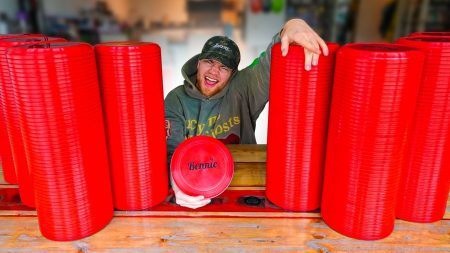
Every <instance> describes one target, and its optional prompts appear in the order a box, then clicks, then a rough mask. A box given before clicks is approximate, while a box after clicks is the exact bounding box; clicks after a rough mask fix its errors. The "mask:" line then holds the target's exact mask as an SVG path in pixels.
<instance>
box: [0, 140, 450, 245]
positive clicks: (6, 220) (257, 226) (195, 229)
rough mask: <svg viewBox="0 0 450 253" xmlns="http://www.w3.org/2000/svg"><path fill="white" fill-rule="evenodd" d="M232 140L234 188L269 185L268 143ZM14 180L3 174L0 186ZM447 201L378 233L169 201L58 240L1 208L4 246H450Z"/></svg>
mask: <svg viewBox="0 0 450 253" xmlns="http://www.w3.org/2000/svg"><path fill="white" fill-rule="evenodd" d="M229 148H230V150H231V152H232V154H233V157H234V159H235V162H236V166H235V167H236V171H235V177H234V179H233V182H232V186H231V188H230V189H231V190H230V192H235V193H236V192H238V191H256V192H258V191H259V192H263V190H264V184H265V163H264V161H265V146H264V145H237V146H229ZM0 178H2V176H1V175H0ZM15 187H16V186H11V185H7V184H5V182H0V189H1V188H15ZM0 201H1V200H0ZM449 206H450V205H448V207H447V213H446V215H445V217H444V219H443V220H441V221H438V222H435V223H430V224H418V223H411V222H406V221H401V220H397V221H396V223H395V230H394V232H393V233H392V234H391V235H390V236H389V237H387V238H385V239H382V240H377V241H362V240H355V239H351V238H348V237H345V236H343V235H341V234H339V233H337V232H335V231H333V230H332V229H330V228H329V227H328V226H327V225H326V224H325V223H324V222H323V221H322V219H321V218H320V214H319V213H317V212H307V213H299V212H295V213H294V212H284V211H282V210H281V211H280V210H278V211H270V212H265V211H263V212H248V211H245V212H239V211H233V212H220V211H209V210H210V209H211V208H213V207H207V208H203V209H199V210H188V209H184V208H178V209H177V208H175V209H173V208H172V207H171V206H170V205H169V208H172V209H173V210H170V211H161V210H153V211H139V212H123V211H116V212H115V217H114V218H113V219H112V221H111V222H110V224H109V225H108V226H106V227H105V228H104V229H103V230H101V231H100V232H98V233H96V234H94V235H92V236H90V237H87V238H84V239H81V240H77V241H71V242H55V241H50V240H47V239H45V238H44V237H42V235H41V234H40V232H39V227H38V220H37V217H36V212H35V211H34V210H28V211H27V210H1V211H0V253H3V252H30V251H32V252H113V253H122V252H123V253H124V252H158V253H160V252H252V253H253V252H408V253H409V252H450V220H449V219H450V213H449V210H450V209H449ZM208 208H209V209H208Z"/></svg>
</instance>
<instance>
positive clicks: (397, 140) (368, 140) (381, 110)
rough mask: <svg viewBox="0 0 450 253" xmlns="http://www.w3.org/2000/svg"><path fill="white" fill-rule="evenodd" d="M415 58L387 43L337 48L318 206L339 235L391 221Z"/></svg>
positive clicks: (414, 88) (412, 99) (418, 65)
mask: <svg viewBox="0 0 450 253" xmlns="http://www.w3.org/2000/svg"><path fill="white" fill-rule="evenodd" d="M423 60H424V54H423V53H422V52H420V51H419V50H417V49H414V48H412V47H406V46H400V45H395V44H387V43H355V44H348V45H346V46H343V47H341V49H340V50H339V52H338V53H337V56H336V71H335V77H334V87H333V95H332V106H331V113H330V124H329V129H328V142H327V155H326V166H325V178H324V188H323V196H322V207H321V208H322V210H321V213H322V218H323V219H324V221H325V222H326V223H327V224H328V225H329V226H330V227H331V228H333V229H335V230H336V231H338V232H340V233H342V234H344V235H346V236H349V237H352V238H357V239H366V240H376V239H381V238H384V237H386V236H388V235H389V234H390V233H391V232H392V230H393V228H394V220H395V205H396V197H397V190H398V185H399V180H400V174H401V170H402V167H403V164H404V157H405V139H406V137H407V136H408V130H409V127H410V125H411V122H412V118H413V114H414V108H415V105H416V97H417V92H418V88H419V85H420V80H421V74H422V68H423Z"/></svg>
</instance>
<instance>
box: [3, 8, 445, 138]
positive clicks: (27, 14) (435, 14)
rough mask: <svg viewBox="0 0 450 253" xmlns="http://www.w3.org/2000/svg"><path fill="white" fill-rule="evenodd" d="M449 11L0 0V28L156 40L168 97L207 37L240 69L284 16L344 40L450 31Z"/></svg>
mask: <svg viewBox="0 0 450 253" xmlns="http://www.w3.org/2000/svg"><path fill="white" fill-rule="evenodd" d="M449 16H450V0H164V1H160V0H0V34H7V33H43V34H46V35H48V36H57V37H64V38H67V39H70V40H74V41H85V42H89V43H91V44H93V45H95V44H97V43H100V42H107V41H125V40H135V41H152V42H156V43H158V44H159V45H160V46H161V49H162V64H163V78H164V95H167V93H168V92H169V91H170V90H172V89H173V88H175V87H176V86H178V85H181V84H182V83H183V78H182V76H181V72H180V70H181V67H182V65H183V64H184V63H185V62H186V61H187V60H188V59H189V58H190V57H191V56H193V55H195V54H197V53H199V52H200V51H201V48H202V46H203V44H204V42H205V41H206V40H207V39H208V38H209V37H211V36H214V35H226V36H228V37H230V38H232V39H233V40H235V41H236V43H237V44H238V45H239V47H240V49H241V55H242V60H241V64H240V65H239V68H240V69H242V68H245V67H246V66H247V65H249V64H250V63H251V62H252V61H253V59H254V58H255V57H257V56H258V55H259V54H260V53H261V52H262V51H263V50H265V49H266V47H267V44H268V43H269V42H270V40H271V38H272V36H273V35H274V34H275V33H277V32H278V31H280V29H281V28H282V26H283V24H284V22H285V21H287V20H288V19H291V18H302V19H304V20H305V21H306V22H307V23H308V24H310V25H311V26H312V27H313V28H314V29H315V30H316V31H317V32H318V33H319V34H320V35H321V36H322V37H323V38H324V39H326V40H328V41H333V42H337V43H339V44H341V45H343V44H345V43H349V42H361V41H371V42H379V41H387V42H392V41H394V40H395V39H397V38H399V37H401V36H404V35H408V34H409V33H411V32H415V31H450V17H449ZM266 131H267V107H266V109H265V110H264V112H263V113H262V115H261V117H260V119H259V120H258V122H257V131H256V135H257V141H258V143H266Z"/></svg>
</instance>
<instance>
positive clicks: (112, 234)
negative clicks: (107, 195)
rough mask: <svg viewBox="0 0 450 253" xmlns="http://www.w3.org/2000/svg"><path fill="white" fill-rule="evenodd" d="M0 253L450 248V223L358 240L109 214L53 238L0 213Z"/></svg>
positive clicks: (307, 227)
mask: <svg viewBox="0 0 450 253" xmlns="http://www.w3.org/2000/svg"><path fill="white" fill-rule="evenodd" d="M0 224H2V226H0V245H1V249H0V252H42V253H43V252H112V253H122V252H135V253H140V252H148V253H153V252H155V253H156V252H157V253H159V252H242V253H247V252H251V253H259V252H306V253H312V252H314V253H315V252H333V253H339V252H369V253H384V252H386V253H387V252H422V253H426V252H449V251H450V245H449V235H448V233H449V232H450V231H449V228H450V221H439V222H436V223H433V224H415V223H409V222H404V221H397V222H396V227H395V231H394V232H393V233H392V234H391V235H390V236H389V237H387V238H385V239H382V240H377V241H362V240H355V239H350V238H348V237H345V236H343V235H341V234H339V233H337V232H335V231H333V230H332V229H330V228H329V227H328V226H327V225H326V224H325V223H324V222H323V221H322V220H321V219H317V218H311V219H269V218H261V219H253V218H232V219H231V218H148V217H131V218H129V217H121V218H114V219H113V220H112V221H111V222H110V224H108V225H107V226H106V227H105V228H104V229H103V230H101V231H100V232H98V233H96V234H94V235H92V236H90V237H87V238H84V239H81V240H77V241H72V242H54V241H50V240H47V239H45V238H44V237H43V236H42V235H41V234H40V232H39V229H38V221H37V219H36V218H35V217H0Z"/></svg>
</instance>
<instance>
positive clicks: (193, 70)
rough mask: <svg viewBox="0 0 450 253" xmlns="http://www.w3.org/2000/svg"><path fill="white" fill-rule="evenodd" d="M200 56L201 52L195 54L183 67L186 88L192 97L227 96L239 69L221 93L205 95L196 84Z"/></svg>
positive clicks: (182, 72)
mask: <svg viewBox="0 0 450 253" xmlns="http://www.w3.org/2000/svg"><path fill="white" fill-rule="evenodd" d="M199 56H200V54H197V55H195V56H194V57H192V58H191V59H189V60H188V61H187V62H186V63H185V64H184V65H183V67H182V68H181V74H182V75H183V78H184V90H185V91H186V93H187V94H188V95H189V96H190V97H193V98H196V99H218V98H221V97H223V96H225V94H226V93H227V92H228V88H229V86H230V82H231V80H232V79H233V77H234V75H235V74H236V72H237V71H234V73H233V74H232V75H231V77H230V80H228V84H227V85H225V87H224V88H223V89H222V90H221V91H219V93H217V94H215V95H214V96H211V97H209V98H208V97H206V96H205V95H203V94H202V93H201V92H200V90H199V89H198V88H197V86H196V85H195V84H196V83H197V65H198V58H199Z"/></svg>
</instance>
